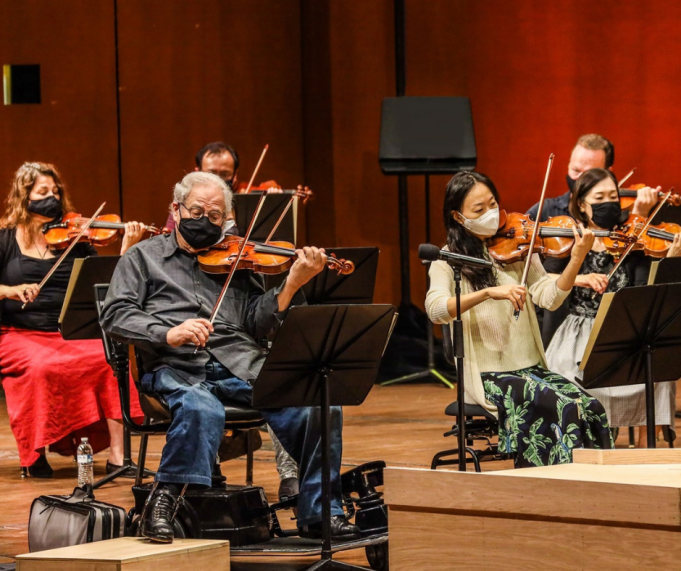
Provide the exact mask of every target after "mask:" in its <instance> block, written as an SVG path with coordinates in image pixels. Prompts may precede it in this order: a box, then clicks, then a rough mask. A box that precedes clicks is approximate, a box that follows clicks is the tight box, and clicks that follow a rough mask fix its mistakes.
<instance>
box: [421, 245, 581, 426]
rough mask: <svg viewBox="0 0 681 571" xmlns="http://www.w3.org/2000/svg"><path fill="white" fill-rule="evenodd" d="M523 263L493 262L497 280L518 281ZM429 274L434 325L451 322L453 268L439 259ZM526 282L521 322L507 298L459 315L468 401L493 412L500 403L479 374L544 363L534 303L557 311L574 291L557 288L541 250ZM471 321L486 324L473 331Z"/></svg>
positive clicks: (466, 287)
mask: <svg viewBox="0 0 681 571" xmlns="http://www.w3.org/2000/svg"><path fill="white" fill-rule="evenodd" d="M524 267H525V262H524V261H523V262H517V263H515V264H507V265H505V266H501V265H497V264H496V262H495V270H494V271H495V273H496V277H497V283H498V284H499V285H505V284H511V283H516V284H517V283H520V280H521V278H522V274H523V270H524ZM429 275H430V289H429V290H428V294H427V295H426V312H427V314H428V317H429V318H430V319H431V321H433V322H434V323H439V324H442V323H451V322H452V321H454V318H453V317H452V316H451V315H449V312H448V311H447V300H448V299H449V298H451V297H453V296H454V287H455V282H454V270H452V268H451V267H450V266H449V265H447V263H446V262H442V261H438V262H433V263H432V264H431V265H430V271H429ZM527 284H528V289H527V291H528V293H529V297H530V298H531V300H532V303H529V299H528V303H526V304H525V309H524V310H523V312H522V313H521V318H520V319H519V320H518V321H515V318H514V317H513V306H512V305H511V303H510V302H509V301H507V300H501V301H496V300H493V299H488V300H485V301H483V302H482V303H480V304H478V305H477V306H475V307H474V308H473V309H471V310H469V311H467V312H465V313H463V314H462V316H461V318H462V321H463V334H464V354H465V361H464V386H465V389H466V402H467V403H469V404H478V405H480V406H482V407H484V408H485V409H487V410H489V411H490V412H491V413H493V414H496V407H495V406H494V405H492V404H491V403H490V402H489V401H487V399H486V398H485V391H484V387H483V384H482V379H481V377H480V373H481V372H489V371H496V372H504V371H516V370H518V369H522V368H525V367H529V366H532V365H536V364H537V363H539V364H540V365H541V366H543V367H546V356H545V354H544V347H543V345H542V340H541V333H540V331H539V324H538V323H537V316H536V314H535V311H534V305H533V304H535V305H538V306H539V307H543V308H545V309H549V310H553V309H556V308H558V307H559V306H560V305H561V304H562V303H563V301H564V300H565V298H566V297H567V296H568V294H569V293H570V291H562V290H561V289H559V288H558V285H557V284H556V279H554V278H551V277H550V276H548V275H547V273H546V271H545V270H544V267H543V266H542V264H541V261H540V259H539V256H538V255H537V254H535V255H534V256H533V257H532V263H531V265H530V272H529V274H528V278H527ZM461 293H462V295H463V294H467V293H471V290H470V285H469V284H468V282H467V281H466V279H465V278H464V279H462V281H461ZM523 314H525V315H523ZM472 319H473V320H474V322H475V323H480V324H482V325H483V327H480V326H477V325H476V326H475V331H476V333H475V334H474V333H473V330H472V327H471V321H472ZM531 361H534V362H531Z"/></svg>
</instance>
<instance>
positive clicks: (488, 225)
mask: <svg viewBox="0 0 681 571" xmlns="http://www.w3.org/2000/svg"><path fill="white" fill-rule="evenodd" d="M459 214H460V216H461V218H463V225H464V226H465V227H466V228H468V229H469V230H470V231H471V232H472V233H473V234H475V235H476V236H482V237H484V238H489V237H490V236H494V235H495V234H496V233H497V230H499V208H498V207H497V208H492V209H491V210H488V211H487V212H485V213H484V214H483V215H482V216H481V217H480V218H475V219H473V220H469V219H468V218H466V217H465V216H464V215H463V214H461V213H459Z"/></svg>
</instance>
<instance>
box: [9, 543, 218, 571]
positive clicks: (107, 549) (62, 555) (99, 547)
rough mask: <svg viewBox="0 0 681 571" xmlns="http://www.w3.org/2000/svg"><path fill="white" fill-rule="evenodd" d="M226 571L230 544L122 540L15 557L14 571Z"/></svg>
mask: <svg viewBox="0 0 681 571" xmlns="http://www.w3.org/2000/svg"><path fill="white" fill-rule="evenodd" d="M159 569H161V570H166V571H197V570H203V569H205V570H208V569H210V571H229V541H212V540H207V539H176V540H175V541H174V542H173V543H170V544H161V543H151V542H150V541H148V540H146V539H143V538H140V537H121V538H119V539H110V540H107V541H96V542H94V543H86V544H83V545H74V546H72V547H62V548H59V549H50V550H48V551H40V552H36V553H26V554H23V555H18V556H17V571H66V570H68V571H155V570H159Z"/></svg>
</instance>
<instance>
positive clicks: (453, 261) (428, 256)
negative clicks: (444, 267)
mask: <svg viewBox="0 0 681 571" xmlns="http://www.w3.org/2000/svg"><path fill="white" fill-rule="evenodd" d="M419 258H421V259H422V260H428V261H431V262H434V261H436V260H442V261H444V262H447V263H448V264H449V265H451V266H476V267H478V268H491V267H493V264H492V262H490V261H488V260H483V259H482V258H474V257H473V256H464V255H463V254H455V253H453V252H447V251H446V250H440V248H438V247H437V246H434V245H433V244H421V245H420V246H419Z"/></svg>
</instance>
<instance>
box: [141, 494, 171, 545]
mask: <svg viewBox="0 0 681 571" xmlns="http://www.w3.org/2000/svg"><path fill="white" fill-rule="evenodd" d="M177 501H178V500H177V496H176V495H175V494H174V493H173V490H172V489H171V488H168V487H159V488H158V489H157V490H156V492H154V495H153V496H152V498H151V500H149V505H148V506H147V513H146V514H145V517H144V521H143V522H142V529H141V533H142V535H143V536H144V537H147V538H149V539H151V541H155V542H157V543H172V542H173V538H174V537H175V531H174V530H173V515H174V512H175V503H176V502H177Z"/></svg>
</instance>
